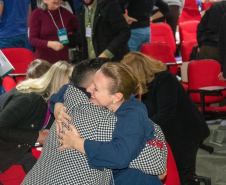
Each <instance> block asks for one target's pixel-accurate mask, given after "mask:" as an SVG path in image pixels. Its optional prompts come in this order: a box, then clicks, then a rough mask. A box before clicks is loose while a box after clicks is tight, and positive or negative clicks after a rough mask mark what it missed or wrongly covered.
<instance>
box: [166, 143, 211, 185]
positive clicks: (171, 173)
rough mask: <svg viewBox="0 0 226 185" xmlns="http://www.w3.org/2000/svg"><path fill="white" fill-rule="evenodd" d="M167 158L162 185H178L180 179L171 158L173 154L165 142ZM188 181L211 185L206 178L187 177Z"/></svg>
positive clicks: (209, 180)
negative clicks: (165, 173) (165, 172)
mask: <svg viewBox="0 0 226 185" xmlns="http://www.w3.org/2000/svg"><path fill="white" fill-rule="evenodd" d="M166 146H167V150H168V156H167V175H166V177H165V179H163V180H162V183H163V185H180V179H179V175H178V171H177V166H176V163H175V160H174V157H173V153H172V151H171V149H170V146H169V144H168V143H167V142H166ZM187 179H188V180H190V181H193V182H203V183H204V184H205V185H211V179H210V178H207V177H202V176H197V175H189V176H188V177H187Z"/></svg>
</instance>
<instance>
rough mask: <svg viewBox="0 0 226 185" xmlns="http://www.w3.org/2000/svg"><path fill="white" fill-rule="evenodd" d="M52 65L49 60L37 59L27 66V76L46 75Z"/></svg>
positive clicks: (37, 76)
mask: <svg viewBox="0 0 226 185" xmlns="http://www.w3.org/2000/svg"><path fill="white" fill-rule="evenodd" d="M51 66H52V64H50V63H49V62H47V61H46V60H42V59H36V60H34V61H33V62H31V63H30V65H29V66H28V68H27V73H26V77H27V78H39V77H41V76H42V75H44V74H45V73H46V72H47V71H48V70H49V69H50V67H51Z"/></svg>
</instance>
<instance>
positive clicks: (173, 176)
mask: <svg viewBox="0 0 226 185" xmlns="http://www.w3.org/2000/svg"><path fill="white" fill-rule="evenodd" d="M166 146H167V150H168V156H167V175H166V177H165V179H163V180H162V183H163V184H164V185H180V179H179V175H178V172H177V166H176V163H175V160H174V157H173V153H172V151H171V149H170V146H169V144H168V143H166Z"/></svg>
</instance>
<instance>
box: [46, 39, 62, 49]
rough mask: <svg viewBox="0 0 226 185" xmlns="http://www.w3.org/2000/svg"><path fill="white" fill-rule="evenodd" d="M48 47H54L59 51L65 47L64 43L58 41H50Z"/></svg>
mask: <svg viewBox="0 0 226 185" xmlns="http://www.w3.org/2000/svg"><path fill="white" fill-rule="evenodd" d="M47 47H48V48H52V49H53V50H55V51H59V50H61V49H63V48H64V45H63V44H61V43H60V42H58V41H48V43H47Z"/></svg>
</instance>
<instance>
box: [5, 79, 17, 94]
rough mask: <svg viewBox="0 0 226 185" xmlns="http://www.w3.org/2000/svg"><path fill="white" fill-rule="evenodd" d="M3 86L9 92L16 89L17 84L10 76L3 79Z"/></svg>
mask: <svg viewBox="0 0 226 185" xmlns="http://www.w3.org/2000/svg"><path fill="white" fill-rule="evenodd" d="M2 85H3V87H4V88H5V91H6V92H8V91H10V90H12V89H13V88H14V87H16V82H15V81H14V80H13V79H12V78H11V77H9V76H6V77H4V78H3V81H2Z"/></svg>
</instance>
